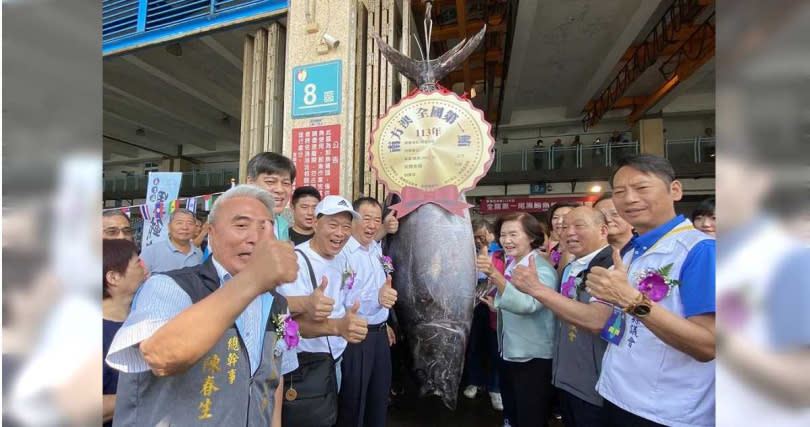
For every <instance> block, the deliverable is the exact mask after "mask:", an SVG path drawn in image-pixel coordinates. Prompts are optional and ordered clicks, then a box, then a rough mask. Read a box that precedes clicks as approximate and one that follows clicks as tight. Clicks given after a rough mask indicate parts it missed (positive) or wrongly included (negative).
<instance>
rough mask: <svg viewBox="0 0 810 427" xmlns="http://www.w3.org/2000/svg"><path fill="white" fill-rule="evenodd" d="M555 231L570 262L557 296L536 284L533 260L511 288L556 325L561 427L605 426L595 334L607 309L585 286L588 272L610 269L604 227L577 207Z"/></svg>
mask: <svg viewBox="0 0 810 427" xmlns="http://www.w3.org/2000/svg"><path fill="white" fill-rule="evenodd" d="M558 230H559V233H558V234H559V238H560V242H563V243H564V244H565V247H566V248H568V251H569V252H570V253H571V254H572V255H574V257H575V258H574V260H573V261H571V262H570V263H569V264H568V265H566V266H565V268H564V269H563V274H562V276H561V279H562V285H561V287H560V291H559V292H557V291H555V290H554V289H552V288H549V287H547V286H544V285H543V284H541V283H540V281H539V279H538V278H537V273H536V269H535V266H534V260H530V262H529V267H528V268H527V267H524V266H518V267H517V268H515V270H514V271H513V272H512V284H513V285H514V286H515V287H517V288H518V289H519V290H521V291H522V292H524V293H527V294H529V295H531V296H533V297H535V298H536V299H537V300H538V301H540V302H541V303H542V304H543V305H545V306H546V307H548V308H549V309H551V311H553V312H554V314H556V315H557V319H559V322H558V325H557V334H556V337H557V345H556V346H555V353H554V362H553V366H552V382H553V383H554V386H555V387H557V388H558V389H559V396H560V412H561V414H562V417H563V422H564V423H565V425H566V427H568V426H570V427H599V426H603V425H604V423H603V421H602V418H603V417H602V403H603V402H602V397H601V396H600V395H599V393H597V392H596V390H595V386H596V381H597V380H598V379H599V373H600V370H601V367H602V356H603V355H604V354H605V348H606V347H607V343H606V342H605V341H603V340H602V339H600V337H599V333H600V332H601V330H602V327H603V325H604V324H605V322H606V321H607V319H608V317H609V316H610V312H611V306H610V305H608V304H604V303H601V302H591V295H590V294H588V293H587V291H586V290H585V280H587V278H588V274H589V273H590V271H591V269H592V268H596V267H610V266H611V265H612V264H613V258H612V256H611V255H612V250H611V247H610V246H609V245H608V241H607V233H608V228H607V223H606V221H605V217H604V215H602V213H601V212H600V211H598V210H596V209H594V208H591V207H587V206H581V207H578V208H574V209H573V210H571V211H569V212H568V213H567V214H566V215H565V217H564V218H563V220H562V222H561V223H560V224H559V228H558Z"/></svg>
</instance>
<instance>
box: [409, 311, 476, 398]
mask: <svg viewBox="0 0 810 427" xmlns="http://www.w3.org/2000/svg"><path fill="white" fill-rule="evenodd" d="M409 339H410V340H412V345H413V346H412V348H411V351H412V356H413V361H414V364H413V369H414V374H415V376H416V379H417V381H418V383H419V394H420V395H422V396H437V397H439V398H441V400H442V403H443V404H444V406H446V407H447V408H448V409H450V410H455V409H456V399H457V397H458V388H459V383H460V381H461V373H462V368H463V366H464V349H465V348H466V344H467V334H466V329H465V327H464V326H463V324H462V323H461V322H458V323H456V322H451V323H445V322H442V323H439V322H436V323H425V324H421V325H418V326H416V327H415V328H414V330H412V331H411V333H410V334H409Z"/></svg>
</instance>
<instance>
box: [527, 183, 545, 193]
mask: <svg viewBox="0 0 810 427" xmlns="http://www.w3.org/2000/svg"><path fill="white" fill-rule="evenodd" d="M529 194H546V184H531V185H530V186H529Z"/></svg>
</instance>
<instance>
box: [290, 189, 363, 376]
mask: <svg viewBox="0 0 810 427" xmlns="http://www.w3.org/2000/svg"><path fill="white" fill-rule="evenodd" d="M355 218H359V216H358V214H357V212H355V211H354V210H353V209H352V206H351V204H350V203H349V201H347V200H346V199H344V198H343V197H340V196H335V195H331V196H326V197H325V198H324V199H323V200H321V201H320V202H319V203H318V205H317V206H316V207H315V227H314V230H315V233H314V234H313V236H312V239H310V240H308V241H306V242H304V243H301V244H300V245H298V246H296V248H295V251H296V254H297V255H298V276H297V278H296V279H295V281H293V282H290V283H285V284H283V285H281V286H279V288H278V292H279V293H280V294H281V295H284V296H285V297H286V298H287V301H288V304H289V307H290V312H291V313H292V314H293V315H294V316H295V317H296V320H298V322H299V323H300V324H301V328H302V333H303V331H304V330H306V331H307V333H304V334H303V335H304V337H305V338H304V339H302V340H301V341H300V342H299V344H298V350H299V352H303V353H331V354H332V357H333V358H334V359H335V360H336V361H338V362H337V363H336V365H335V366H336V371H337V372H336V374H337V385H338V388H340V384H341V370H340V363H339V361H340V358H341V356H342V355H343V351H344V350H345V349H346V344H347V342H351V343H358V342H361V341H363V339H365V337H366V321H365V319H363V318H362V317H360V316H358V315H357V314H356V313H357V309H358V308H359V307H355V308H354V310H351V309H350V308H351V307H352V305H351V304H349V305H348V306H346V305H345V304H344V295H345V292H344V288H345V286H346V281H347V279H348V277H347V275H346V274H345V273H346V271H345V265H344V264H343V263H342V262H341V260H340V259H339V258H338V257H337V255H338V254H339V253H340V251H341V250H342V249H343V246H344V245H346V242H348V240H349V238H350V237H351V231H352V220H353V219H355ZM282 371H284V369H282ZM283 373H286V372H283Z"/></svg>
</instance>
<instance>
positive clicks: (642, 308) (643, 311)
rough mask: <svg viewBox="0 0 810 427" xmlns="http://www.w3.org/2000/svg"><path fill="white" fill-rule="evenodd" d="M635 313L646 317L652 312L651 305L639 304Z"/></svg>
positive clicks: (634, 310)
mask: <svg viewBox="0 0 810 427" xmlns="http://www.w3.org/2000/svg"><path fill="white" fill-rule="evenodd" d="M633 314H634V315H636V316H639V317H644V316H646V315H648V314H650V306H648V305H638V306H636V308H634V309H633Z"/></svg>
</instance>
